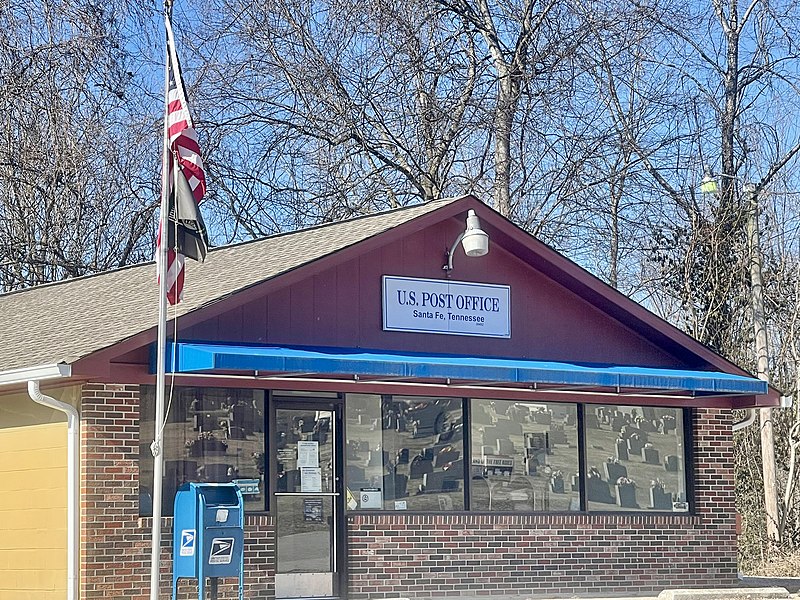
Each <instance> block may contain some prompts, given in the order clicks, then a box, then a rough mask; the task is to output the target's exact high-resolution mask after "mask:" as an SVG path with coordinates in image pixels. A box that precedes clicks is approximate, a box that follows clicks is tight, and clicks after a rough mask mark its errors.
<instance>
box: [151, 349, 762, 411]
mask: <svg viewBox="0 0 800 600" xmlns="http://www.w3.org/2000/svg"><path fill="white" fill-rule="evenodd" d="M167 356H168V357H169V358H168V364H167V367H166V368H167V372H170V373H176V374H183V375H203V374H206V375H209V374H217V375H222V376H224V375H229V376H232V377H235V376H241V375H242V374H246V375H248V376H251V377H257V378H259V379H276V378H298V379H302V380H303V381H313V380H326V381H334V380H339V381H344V380H346V381H354V380H355V381H358V382H361V383H365V384H366V383H370V384H375V383H387V384H389V383H390V384H394V385H395V386H396V384H399V383H406V384H419V385H425V386H430V385H432V384H434V385H435V384H439V385H447V386H461V387H463V388H464V389H465V390H468V389H474V390H476V391H478V390H481V389H487V388H492V389H502V388H506V389H514V390H520V389H524V390H529V391H539V392H546V393H547V394H548V396H552V395H554V394H568V395H572V396H580V395H582V394H591V395H600V396H619V397H634V396H635V397H638V398H641V397H642V396H645V397H650V398H653V399H659V400H660V401H661V402H663V401H664V400H665V399H674V400H675V401H676V403H679V404H685V405H693V404H694V403H695V402H696V404H697V405H702V400H703V399H706V400H708V399H713V398H728V399H730V400H731V402H734V401H735V400H745V398H746V397H749V398H754V397H756V396H764V395H767V394H768V391H769V389H768V386H767V383H766V382H764V381H761V380H759V379H756V378H754V377H747V376H743V375H735V374H731V373H722V372H714V371H691V370H681V369H665V368H652V367H642V366H623V365H607V364H591V365H587V364H573V363H564V362H549V361H537V360H520V359H507V358H489V357H474V356H455V355H434V354H423V353H419V354H416V353H415V354H409V353H391V352H385V351H374V352H373V351H367V350H362V349H349V348H289V347H279V346H246V345H226V344H205V343H193V342H179V343H177V344H174V345H172V344H171V345H170V348H169V349H168V351H167ZM465 395H467V392H465ZM565 400H566V398H565ZM618 401H619V402H624V400H623V399H622V398H619V399H618ZM687 401H689V402H687ZM692 401H695V402H692Z"/></svg>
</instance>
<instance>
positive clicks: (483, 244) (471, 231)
mask: <svg viewBox="0 0 800 600" xmlns="http://www.w3.org/2000/svg"><path fill="white" fill-rule="evenodd" d="M459 242H461V245H462V246H463V247H464V253H465V254H466V255H467V256H484V255H486V254H488V252H489V235H488V234H487V233H486V232H485V231H484V230H483V229H481V221H480V219H478V216H477V215H476V214H475V211H474V210H470V211H469V212H468V213H467V228H466V229H465V230H464V231H463V232H462V233H461V235H459V236H458V238H456V241H455V242H453V246H452V247H451V248H450V252H448V253H447V264H446V265H445V266H444V267H442V268H443V269H444V270H445V272H446V273H447V276H448V277H450V272H451V271H452V270H453V254H454V253H455V251H456V248H457V247H458V243H459Z"/></svg>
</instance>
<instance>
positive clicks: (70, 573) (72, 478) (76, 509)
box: [0, 365, 80, 600]
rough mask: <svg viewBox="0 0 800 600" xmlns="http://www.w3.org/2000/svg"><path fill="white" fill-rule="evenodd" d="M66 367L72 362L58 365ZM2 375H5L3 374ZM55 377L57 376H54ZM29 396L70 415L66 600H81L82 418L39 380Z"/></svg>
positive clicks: (72, 407)
mask: <svg viewBox="0 0 800 600" xmlns="http://www.w3.org/2000/svg"><path fill="white" fill-rule="evenodd" d="M58 366H64V367H66V369H67V371H69V365H58ZM0 375H2V374H0ZM53 377H56V375H53ZM28 395H29V396H30V397H31V399H32V400H33V401H34V402H37V403H39V404H42V405H44V406H47V407H49V408H54V409H55V410H59V411H61V412H63V413H64V414H66V415H67V600H78V598H79V596H78V586H79V583H80V579H79V568H80V563H79V560H78V557H79V556H80V545H79V539H78V531H79V530H80V529H79V527H80V523H79V519H80V499H79V495H78V494H79V490H80V488H79V486H78V464H79V460H80V438H79V426H80V417H79V415H78V411H77V410H76V409H75V407H74V406H72V405H70V404H67V403H66V402H61V401H59V400H56V399H55V398H51V397H50V396H46V395H44V394H43V393H42V392H41V391H40V390H39V381H38V380H29V381H28Z"/></svg>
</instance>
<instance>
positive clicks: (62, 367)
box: [0, 363, 72, 385]
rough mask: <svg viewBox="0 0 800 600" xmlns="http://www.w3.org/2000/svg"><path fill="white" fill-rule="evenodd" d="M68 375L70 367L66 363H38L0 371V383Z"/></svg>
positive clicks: (6, 383)
mask: <svg viewBox="0 0 800 600" xmlns="http://www.w3.org/2000/svg"><path fill="white" fill-rule="evenodd" d="M70 375H72V368H71V367H70V365H68V364H66V363H58V364H53V365H39V366H37V367H26V368H24V369H11V370H10V371H0V385H12V384H15V383H26V382H28V381H42V380H43V379H55V378H57V377H69V376H70Z"/></svg>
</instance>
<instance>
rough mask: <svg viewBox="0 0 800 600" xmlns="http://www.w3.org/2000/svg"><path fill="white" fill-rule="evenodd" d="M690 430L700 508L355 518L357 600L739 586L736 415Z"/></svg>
mask: <svg viewBox="0 0 800 600" xmlns="http://www.w3.org/2000/svg"><path fill="white" fill-rule="evenodd" d="M693 428H694V431H695V435H694V468H695V482H694V486H695V497H696V504H695V506H696V514H695V515H691V516H690V515H680V516H679V515H676V516H671V515H666V516H655V515H647V514H638V515H633V514H616V515H613V514H612V515H609V514H606V515H587V514H576V515H544V514H542V515H478V514H463V513H462V514H449V515H411V514H409V515H403V514H390V515H386V514H383V515H351V516H350V517H349V518H348V544H349V546H348V553H349V564H350V598H352V599H358V598H397V597H444V596H488V595H514V596H518V595H529V594H553V593H557V594H587V593H602V594H610V593H624V594H635V593H639V594H643V593H644V594H646V593H654V594H655V593H658V592H660V591H661V590H663V589H664V588H670V587H673V588H674V587H709V586H732V585H735V584H736V583H737V576H736V574H737V568H736V532H735V516H734V496H733V494H734V486H733V441H732V436H731V427H730V411H717V410H699V411H696V412H695V414H694V416H693Z"/></svg>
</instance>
